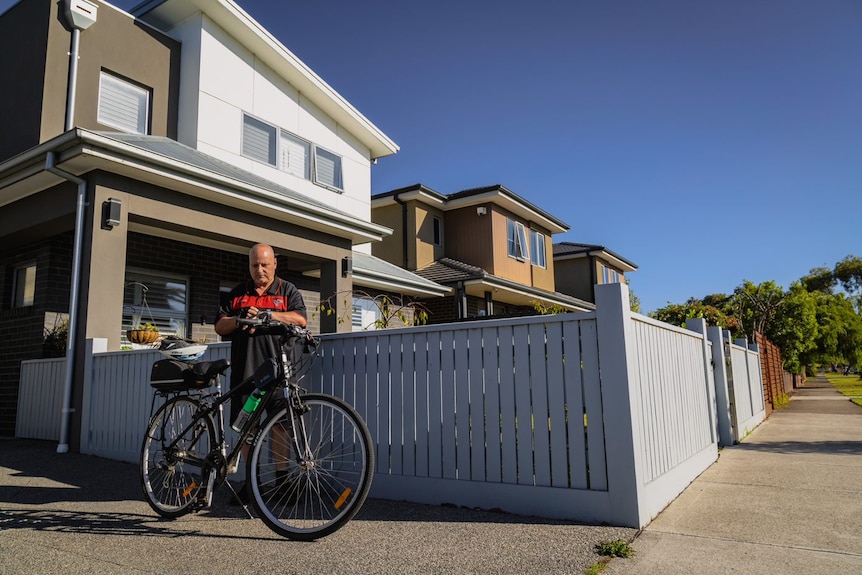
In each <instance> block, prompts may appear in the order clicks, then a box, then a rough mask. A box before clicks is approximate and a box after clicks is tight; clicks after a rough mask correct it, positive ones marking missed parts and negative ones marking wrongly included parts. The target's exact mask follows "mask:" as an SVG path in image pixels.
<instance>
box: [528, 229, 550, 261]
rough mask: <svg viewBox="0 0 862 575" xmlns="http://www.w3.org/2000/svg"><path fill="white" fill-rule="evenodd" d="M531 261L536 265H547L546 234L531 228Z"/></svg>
mask: <svg viewBox="0 0 862 575" xmlns="http://www.w3.org/2000/svg"><path fill="white" fill-rule="evenodd" d="M530 262H532V264H533V265H534V266H539V267H541V268H543V267H545V264H546V263H547V262H546V261H545V234H540V233H539V232H537V231H535V230H530Z"/></svg>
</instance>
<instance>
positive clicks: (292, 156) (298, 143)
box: [279, 132, 311, 180]
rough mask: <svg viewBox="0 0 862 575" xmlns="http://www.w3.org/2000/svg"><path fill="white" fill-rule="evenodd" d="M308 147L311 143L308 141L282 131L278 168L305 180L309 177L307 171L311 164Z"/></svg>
mask: <svg viewBox="0 0 862 575" xmlns="http://www.w3.org/2000/svg"><path fill="white" fill-rule="evenodd" d="M310 148H311V145H310V144H309V143H308V142H306V141H304V140H300V139H299V138H297V137H296V136H294V135H292V134H288V133H287V132H282V133H281V151H280V155H281V161H280V162H279V169H281V170H282V171H284V172H287V173H289V174H293V175H294V176H299V177H300V178H305V179H306V180H309V179H311V178H310V173H309V172H310V168H309V166H310V164H311V161H310V160H311V156H310V155H309V149H310Z"/></svg>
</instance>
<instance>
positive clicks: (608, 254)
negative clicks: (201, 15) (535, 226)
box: [554, 242, 638, 303]
mask: <svg viewBox="0 0 862 575" xmlns="http://www.w3.org/2000/svg"><path fill="white" fill-rule="evenodd" d="M637 269H638V266H637V265H635V264H634V263H632V262H631V261H629V260H627V259H626V258H624V257H622V256H621V255H619V254H616V253H614V252H612V251H611V250H609V249H608V248H606V247H605V246H600V245H596V244H581V243H576V242H559V243H556V244H554V283H555V285H556V286H557V289H558V290H559V291H561V292H563V293H566V294H569V295H571V296H574V297H576V298H580V299H582V300H585V301H589V302H593V303H595V301H596V286H597V285H602V284H609V283H625V282H626V273H628V272H633V271H635V270H637Z"/></svg>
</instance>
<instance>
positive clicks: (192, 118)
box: [172, 13, 371, 221]
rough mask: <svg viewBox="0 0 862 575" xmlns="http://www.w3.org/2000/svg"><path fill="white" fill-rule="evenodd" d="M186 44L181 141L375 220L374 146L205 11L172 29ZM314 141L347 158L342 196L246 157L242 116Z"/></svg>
mask: <svg viewBox="0 0 862 575" xmlns="http://www.w3.org/2000/svg"><path fill="white" fill-rule="evenodd" d="M172 35H173V36H174V37H175V38H177V39H178V40H179V41H181V42H182V43H183V49H182V76H181V82H180V115H179V127H178V128H179V129H178V132H179V139H180V141H181V142H182V143H184V144H186V145H188V146H191V147H193V148H196V149H198V150H200V151H201V152H204V153H206V154H209V155H211V156H214V157H216V158H219V159H221V160H223V161H225V162H228V163H230V164H233V165H235V166H237V167H240V168H242V169H244V170H247V171H249V172H252V173H254V174H257V175H259V176H261V177H264V178H266V179H268V180H271V181H273V182H275V183H277V184H280V185H282V186H285V187H287V188H290V189H292V190H294V191H296V192H299V193H301V194H303V195H306V196H308V197H311V198H314V199H315V200H317V201H319V202H323V203H325V204H327V205H330V206H332V207H334V208H335V209H338V210H340V211H342V212H346V213H349V214H351V215H353V216H354V217H357V218H361V219H364V220H366V221H370V220H371V162H370V155H371V153H370V150H369V149H368V148H367V147H365V146H363V145H362V144H360V143H359V141H358V140H357V139H356V138H355V137H353V136H352V135H351V134H349V133H347V132H346V131H345V130H344V128H343V127H342V126H340V125H338V124H337V123H336V122H335V121H334V120H333V119H332V118H331V117H329V116H327V115H326V114H324V113H323V112H322V111H321V110H320V108H318V107H317V106H316V105H315V104H314V103H313V102H312V101H310V100H309V99H308V97H307V96H305V95H304V94H301V93H300V92H299V91H297V90H296V89H295V88H294V87H293V86H292V85H291V84H289V83H288V82H287V81H286V80H284V79H283V78H281V77H280V76H278V75H277V74H276V73H275V72H274V71H273V70H272V69H270V68H269V67H267V66H265V65H264V64H263V63H262V62H261V61H260V60H258V59H257V58H256V57H255V55H254V54H253V53H251V52H250V51H249V50H247V49H246V48H245V47H243V46H242V45H240V44H239V43H238V42H237V41H236V40H235V39H234V38H233V37H231V36H230V35H229V34H228V33H227V32H225V31H224V30H223V29H222V28H220V27H219V26H218V25H216V24H215V23H214V22H213V21H211V20H210V19H208V18H207V17H206V16H204V15H202V14H200V13H198V14H196V15H195V16H193V17H191V18H189V19H188V20H186V21H185V22H183V23H182V24H180V25H179V26H177V27H176V28H175V29H174V30H173V31H172ZM243 112H245V113H248V114H251V115H253V116H255V117H257V118H259V119H261V120H263V121H265V122H268V123H270V124H273V125H275V126H278V127H279V128H282V129H284V130H287V131H288V132H291V133H293V134H296V135H297V136H299V137H301V138H304V139H306V140H309V141H311V142H313V143H314V144H316V145H318V146H321V147H323V148H325V149H327V150H329V151H331V152H334V153H335V154H338V155H339V156H341V158H342V177H343V183H344V191H343V193H338V192H334V191H332V190H329V189H327V188H324V187H322V186H318V185H317V184H315V183H313V182H311V181H309V180H305V179H303V178H299V177H296V176H293V175H291V174H287V173H285V172H282V171H280V170H278V169H276V168H275V167H273V166H269V165H267V164H263V163H260V162H256V161H254V160H250V159H248V158H244V157H243V156H242V155H241V147H240V146H241V142H242V115H243Z"/></svg>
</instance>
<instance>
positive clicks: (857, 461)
mask: <svg viewBox="0 0 862 575" xmlns="http://www.w3.org/2000/svg"><path fill="white" fill-rule="evenodd" d="M632 546H633V548H634V550H635V556H634V557H633V558H629V559H613V560H611V562H610V563H609V565H608V568H607V569H606V570H605V571H604V575H635V574H636V575H652V574H655V575H659V574H661V575H674V574H680V575H682V574H685V575H691V574H698V575H719V574H729V573H733V574H747V573H776V574H780V575H796V574H799V575H801V574H805V575H816V574H820V573H822V574H824V575H826V574H828V575H837V574H848V575H859V574H862V407H859V406H857V405H854V404H853V403H851V402H850V401H849V400H848V399H847V398H845V397H844V396H842V395H841V394H839V393H838V391H837V390H835V389H834V388H833V387H832V386H830V385H829V383H828V382H826V380H825V379H823V378H814V379H812V380H810V381H809V383H808V385H807V386H806V387H804V388H802V389H799V390H798V391H797V392H796V393H795V394H794V395H793V396H792V399H791V401H790V404H789V405H788V406H787V407H786V408H784V409H781V410H779V411H775V412H773V413H772V414H771V415H770V416H769V418H768V419H767V420H766V421H765V422H764V423H762V424H761V425H760V426H759V427H758V428H757V429H755V430H754V432H753V433H752V434H751V435H749V436H748V438H746V439H745V440H744V441H743V442H742V443H740V444H739V445H736V446H734V447H730V448H726V449H723V450H722V451H721V454H720V456H719V459H718V461H717V462H716V463H715V464H714V465H712V466H711V467H710V468H709V469H707V470H706V471H705V472H704V473H703V474H702V475H701V476H700V477H698V478H697V479H696V480H695V481H694V482H693V483H692V484H691V485H690V486H689V487H688V488H687V489H686V490H685V491H684V492H683V493H682V494H681V495H680V496H679V497H678V498H677V499H676V500H675V501H673V502H672V503H671V504H670V505H669V506H668V507H667V508H666V509H665V510H664V511H663V512H662V513H661V514H660V515H659V516H658V517H657V518H656V519H655V520H653V522H652V523H650V524H649V525H648V526H647V527H646V528H645V529H644V531H643V532H642V533H641V534H640V535H639V536H638V537H637V539H636V540H635V542H634V543H633V545H632Z"/></svg>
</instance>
